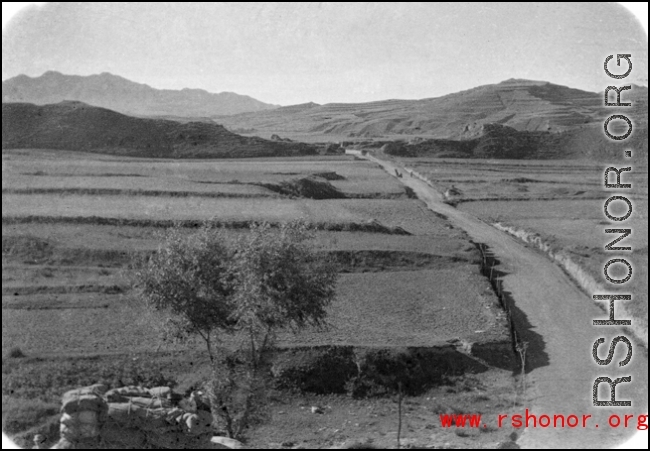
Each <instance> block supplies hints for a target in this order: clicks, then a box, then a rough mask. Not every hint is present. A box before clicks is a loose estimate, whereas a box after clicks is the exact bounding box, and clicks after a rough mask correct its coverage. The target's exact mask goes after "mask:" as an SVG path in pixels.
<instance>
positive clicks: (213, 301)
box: [135, 222, 338, 437]
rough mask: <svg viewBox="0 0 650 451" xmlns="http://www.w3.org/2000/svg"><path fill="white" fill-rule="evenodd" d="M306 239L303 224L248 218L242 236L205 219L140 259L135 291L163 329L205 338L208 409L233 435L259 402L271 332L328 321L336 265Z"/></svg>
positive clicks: (174, 233) (308, 235) (272, 339)
mask: <svg viewBox="0 0 650 451" xmlns="http://www.w3.org/2000/svg"><path fill="white" fill-rule="evenodd" d="M312 238H313V235H312V233H311V232H310V230H309V227H308V226H307V225H306V224H305V223H304V222H292V223H287V224H283V225H280V226H279V227H278V228H272V227H271V226H270V225H269V224H268V223H262V224H253V225H251V227H250V229H249V230H248V231H247V232H245V233H241V234H233V233H232V232H228V231H226V230H224V229H222V228H216V227H213V226H211V225H210V224H209V223H207V224H205V225H204V227H202V228H201V229H200V230H199V231H198V232H195V233H192V234H186V233H185V234H184V233H183V231H182V230H181V229H180V228H179V227H175V228H172V229H170V230H169V231H168V232H167V234H166V237H165V240H164V242H163V244H162V245H161V246H160V248H159V249H158V251H157V252H156V253H154V254H153V255H151V256H150V257H149V258H148V259H146V260H144V261H140V262H139V263H138V264H137V265H136V268H137V269H136V271H135V280H136V286H137V287H138V288H139V293H140V297H139V298H140V299H142V300H143V301H144V302H145V304H146V305H147V306H148V307H149V308H151V309H153V310H155V311H158V312H164V313H166V314H167V326H168V327H167V331H168V336H172V337H180V338H185V337H188V336H193V335H197V336H199V337H201V338H202V339H203V340H204V342H205V344H206V348H207V351H208V354H209V356H210V360H211V361H212V362H213V364H214V365H213V366H214V377H213V380H212V381H211V383H210V384H209V387H208V388H209V390H208V391H209V393H210V398H211V402H212V410H213V414H214V415H215V416H217V417H219V418H220V419H221V420H223V422H224V426H225V428H226V430H227V432H228V434H229V435H230V436H231V437H236V436H239V435H241V433H242V432H243V430H244V429H245V428H246V427H247V426H248V425H249V424H250V423H251V422H252V421H253V419H254V418H253V417H254V416H255V415H256V413H258V412H260V411H261V409H262V406H263V399H264V393H266V381H267V379H268V378H267V376H268V358H269V355H270V351H271V350H272V349H273V347H274V342H275V338H276V336H277V333H278V332H279V331H281V330H291V331H293V332H297V331H299V330H301V329H304V328H306V327H321V326H324V325H325V324H326V321H325V319H326V314H327V306H328V305H329V304H330V303H331V301H332V300H333V299H334V296H335V289H334V288H335V284H336V279H337V276H338V272H337V269H336V266H335V265H334V264H333V263H332V262H331V261H330V260H329V259H328V258H326V257H325V256H324V254H323V253H321V252H316V249H315V248H314V245H313V240H312ZM224 340H226V341H227V345H226V343H225V342H224ZM217 343H219V344H221V346H218V347H217V346H215V344H217Z"/></svg>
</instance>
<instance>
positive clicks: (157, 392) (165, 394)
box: [147, 387, 172, 399]
mask: <svg viewBox="0 0 650 451" xmlns="http://www.w3.org/2000/svg"><path fill="white" fill-rule="evenodd" d="M147 391H148V392H149V394H150V395H151V396H152V397H153V398H164V399H170V398H171V397H172V389H171V388H169V387H153V388H150V389H148V390H147Z"/></svg>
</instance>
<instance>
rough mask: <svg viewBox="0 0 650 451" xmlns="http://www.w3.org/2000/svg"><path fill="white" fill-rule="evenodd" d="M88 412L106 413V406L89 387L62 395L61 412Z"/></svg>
mask: <svg viewBox="0 0 650 451" xmlns="http://www.w3.org/2000/svg"><path fill="white" fill-rule="evenodd" d="M84 410H90V411H94V412H100V413H101V412H106V411H107V410H108V406H107V404H106V401H104V399H103V398H102V397H101V396H100V395H99V394H97V393H95V392H93V389H92V388H91V387H84V388H79V389H76V390H70V391H67V392H65V393H64V394H63V397H62V400H61V412H64V413H68V414H73V413H76V412H82V411H84Z"/></svg>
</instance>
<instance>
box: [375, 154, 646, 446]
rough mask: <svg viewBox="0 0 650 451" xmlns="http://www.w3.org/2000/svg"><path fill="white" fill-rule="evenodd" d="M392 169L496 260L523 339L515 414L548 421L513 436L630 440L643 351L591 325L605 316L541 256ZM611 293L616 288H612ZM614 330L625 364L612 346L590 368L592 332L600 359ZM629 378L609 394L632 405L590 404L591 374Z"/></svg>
mask: <svg viewBox="0 0 650 451" xmlns="http://www.w3.org/2000/svg"><path fill="white" fill-rule="evenodd" d="M365 158H367V159H369V160H371V161H374V162H376V163H378V164H380V165H381V166H383V167H384V169H385V170H386V171H387V172H388V173H389V174H391V175H393V176H394V175H395V169H396V166H395V165H394V164H393V163H391V162H386V161H383V160H378V159H376V158H374V157H372V156H367V157H365ZM397 169H398V170H399V171H400V172H401V173H402V174H403V177H402V178H399V180H400V181H402V182H403V183H404V184H405V185H407V186H409V187H411V188H412V189H413V190H414V191H415V193H416V194H417V195H418V197H419V198H420V199H421V200H422V201H423V202H425V203H426V204H427V206H428V207H429V209H431V210H432V211H435V212H437V213H441V214H444V215H446V216H447V217H448V218H449V220H450V221H451V223H452V224H453V225H454V226H456V227H459V228H461V229H463V230H465V231H466V232H467V233H468V234H469V235H470V237H471V238H472V240H474V241H475V242H477V243H483V244H485V245H487V246H488V247H489V249H490V250H491V251H492V253H493V254H494V257H496V258H497V259H498V261H499V262H500V264H499V265H498V266H497V267H495V271H497V274H498V275H499V276H500V278H501V282H502V287H503V289H504V293H505V294H506V296H508V297H510V299H511V301H512V303H513V304H514V309H513V318H514V320H515V325H516V329H517V332H518V334H519V336H520V337H521V339H522V340H524V341H527V342H528V343H529V348H528V360H527V376H526V387H527V390H526V398H527V399H526V401H524V403H523V405H522V406H521V410H522V412H521V413H522V414H524V409H526V408H528V409H529V410H530V412H531V413H532V414H535V415H537V416H538V417H539V416H540V415H542V414H547V415H549V416H550V417H551V426H550V427H547V428H541V427H539V424H538V425H537V426H538V427H537V428H533V427H529V428H528V429H526V430H524V429H523V428H522V429H513V431H515V432H518V434H519V435H520V436H519V439H518V440H517V444H518V445H519V446H521V447H522V448H611V447H613V446H616V445H620V444H622V443H623V442H624V441H626V440H627V438H629V437H631V436H632V435H633V434H634V433H635V432H636V429H635V427H636V417H637V416H638V415H639V414H646V413H647V399H648V398H647V394H648V362H647V351H646V349H644V348H643V347H642V346H641V344H639V343H638V342H636V341H635V340H634V339H633V337H632V336H630V335H629V334H628V333H626V332H625V331H624V330H623V329H622V328H620V327H613V326H608V327H605V326H600V327H596V326H593V325H592V320H593V319H599V318H602V319H606V316H605V312H604V311H603V310H602V309H601V308H599V307H598V306H597V305H596V304H594V302H593V301H592V300H591V299H590V297H589V296H587V295H586V294H585V293H583V292H582V291H581V290H580V289H578V288H577V286H576V285H575V284H574V283H573V281H572V280H571V279H570V278H569V277H568V276H567V275H566V274H565V273H564V272H563V271H562V270H561V269H560V268H559V267H558V266H556V265H555V264H554V263H553V262H551V261H550V260H549V259H548V258H547V257H546V256H544V255H543V254H541V253H540V252H537V251H536V250H534V249H531V248H528V247H526V246H525V245H524V244H523V243H521V242H519V241H517V240H516V239H515V238H513V237H511V236H509V235H507V234H505V233H503V232H501V231H499V230H497V229H495V228H494V227H492V226H490V225H489V224H486V223H485V222H483V221H481V220H479V219H478V218H476V217H474V216H472V215H470V214H467V213H465V212H462V211H459V210H457V209H455V208H454V207H452V206H450V205H447V204H445V203H443V196H442V195H441V194H440V193H439V192H437V191H436V190H435V189H433V188H432V187H431V186H429V185H428V184H427V183H425V182H424V181H422V180H419V179H418V178H417V177H414V176H410V175H409V172H408V170H405V169H403V168H401V167H398V168H397ZM611 293H623V291H621V290H620V289H617V290H616V289H613V290H612V291H611ZM617 302H621V301H617ZM619 335H625V336H627V337H629V338H630V340H631V341H632V343H633V345H634V354H633V357H632V361H631V362H630V363H629V364H628V365H627V366H625V367H624V368H619V367H618V364H617V363H616V362H619V361H620V360H622V359H623V358H624V357H625V353H626V352H627V349H626V347H625V346H624V345H622V344H619V345H618V346H617V347H616V352H615V354H614V360H613V361H612V363H611V364H610V365H608V366H607V367H601V366H599V365H597V364H596V363H595V362H594V360H593V357H592V346H593V343H594V341H596V339H598V338H599V337H604V338H605V340H606V341H605V343H604V344H602V345H601V347H600V348H599V351H600V352H599V356H600V358H605V357H606V354H607V352H608V349H609V343H610V341H611V339H612V338H614V337H616V336H619ZM630 375H631V376H632V383H631V384H626V383H621V384H619V385H618V387H617V390H616V397H617V398H616V399H617V400H632V407H593V405H592V386H593V383H594V380H595V379H596V378H597V377H601V376H608V377H610V378H611V379H612V380H613V379H616V378H618V377H623V376H630ZM608 393H609V388H608V387H607V384H606V383H604V384H601V390H600V399H601V400H606V398H605V397H606V396H607V395H608ZM554 414H564V415H565V417H566V416H568V415H570V414H575V415H578V417H579V418H582V415H583V414H584V415H592V417H591V418H589V419H588V420H587V427H586V429H583V428H582V427H576V428H568V427H565V428H564V429H562V428H553V427H552V426H553V422H552V420H553V415H554ZM611 414H617V415H619V416H620V417H621V418H622V419H623V417H624V415H625V414H633V415H634V418H633V419H632V420H631V421H633V423H630V427H629V428H628V429H627V430H625V429H624V428H623V427H622V426H619V427H618V428H616V429H613V428H611V427H610V426H609V425H608V418H609V416H610V415H611ZM596 425H598V428H597V427H596ZM579 426H582V422H580V424H579ZM503 427H512V426H511V424H510V423H509V419H508V420H506V421H504V423H503Z"/></svg>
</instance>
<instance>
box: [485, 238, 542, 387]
mask: <svg viewBox="0 0 650 451" xmlns="http://www.w3.org/2000/svg"><path fill="white" fill-rule="evenodd" d="M474 244H475V245H476V247H477V248H478V250H479V251H480V253H481V257H482V258H481V273H482V274H483V275H484V276H485V277H487V279H488V281H489V282H490V285H491V286H492V289H493V291H494V293H495V294H496V296H497V298H498V299H499V303H500V304H501V307H502V308H503V310H504V311H505V312H506V315H507V317H508V322H509V324H510V336H511V338H512V350H513V352H514V353H515V355H516V356H517V361H518V362H519V363H518V369H517V370H515V374H519V373H520V372H521V360H520V357H519V352H518V351H517V345H518V344H519V345H521V344H523V343H528V347H527V349H526V373H529V372H531V371H532V370H534V369H536V368H539V367H543V366H547V365H548V364H549V357H548V354H547V353H546V350H545V349H546V343H545V341H544V338H543V337H542V336H541V335H540V334H538V333H537V332H535V330H534V329H535V326H534V325H533V324H531V323H530V321H529V320H528V316H527V315H526V313H524V311H523V310H521V309H520V308H519V307H517V304H516V301H515V299H514V297H513V296H512V293H511V292H509V291H507V290H505V289H504V287H503V280H504V278H505V276H506V275H508V273H507V272H505V271H503V270H502V269H500V266H501V262H500V261H499V259H497V258H496V256H495V255H494V253H493V252H492V250H491V249H490V247H489V246H487V245H485V244H483V243H474Z"/></svg>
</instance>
